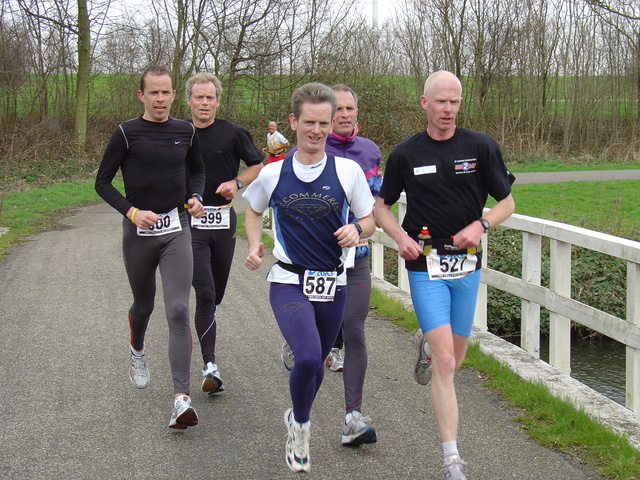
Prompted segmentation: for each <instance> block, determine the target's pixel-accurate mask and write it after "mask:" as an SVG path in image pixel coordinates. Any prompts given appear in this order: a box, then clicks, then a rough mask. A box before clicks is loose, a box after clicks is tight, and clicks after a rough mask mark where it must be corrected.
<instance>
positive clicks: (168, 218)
mask: <svg viewBox="0 0 640 480" xmlns="http://www.w3.org/2000/svg"><path fill="white" fill-rule="evenodd" d="M158 216H159V217H160V218H158V221H157V222H156V224H155V225H153V226H152V227H151V228H149V229H148V230H144V229H142V228H140V227H138V235H140V236H141V237H151V236H158V235H167V234H168V233H173V232H179V231H181V230H182V225H180V215H179V214H178V209H177V208H174V209H173V210H171V211H170V212H169V213H159V214H158Z"/></svg>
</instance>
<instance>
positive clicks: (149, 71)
mask: <svg viewBox="0 0 640 480" xmlns="http://www.w3.org/2000/svg"><path fill="white" fill-rule="evenodd" d="M147 75H154V76H156V77H161V76H162V75H168V76H169V78H171V70H169V69H168V68H167V67H163V66H161V65H151V66H149V67H147V68H145V69H144V72H142V76H141V77H140V91H141V92H144V87H145V79H146V78H147Z"/></svg>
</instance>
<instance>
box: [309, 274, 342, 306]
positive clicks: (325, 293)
mask: <svg viewBox="0 0 640 480" xmlns="http://www.w3.org/2000/svg"><path fill="white" fill-rule="evenodd" d="M337 284H338V272H335V271H333V272H323V271H319V270H306V271H305V272H304V279H303V283H302V287H303V291H304V294H305V295H306V296H307V298H308V299H309V300H310V301H312V302H331V301H333V296H334V295H335V293H336V287H337Z"/></svg>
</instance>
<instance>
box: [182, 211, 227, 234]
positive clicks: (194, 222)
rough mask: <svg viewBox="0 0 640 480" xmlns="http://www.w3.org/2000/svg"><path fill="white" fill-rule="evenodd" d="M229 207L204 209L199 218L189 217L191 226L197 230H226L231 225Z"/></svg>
mask: <svg viewBox="0 0 640 480" xmlns="http://www.w3.org/2000/svg"><path fill="white" fill-rule="evenodd" d="M230 218H231V205H224V206H222V207H211V206H206V207H204V214H203V215H202V217H200V218H196V217H191V226H192V227H193V228H197V229H199V230H226V229H228V228H229V227H230V225H231V221H230Z"/></svg>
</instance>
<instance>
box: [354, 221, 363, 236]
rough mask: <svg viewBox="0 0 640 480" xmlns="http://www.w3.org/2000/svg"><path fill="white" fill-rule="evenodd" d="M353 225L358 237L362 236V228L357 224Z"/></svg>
mask: <svg viewBox="0 0 640 480" xmlns="http://www.w3.org/2000/svg"><path fill="white" fill-rule="evenodd" d="M353 225H354V226H355V227H356V230H357V231H358V236H360V235H362V227H361V226H360V224H359V223H358V222H354V224H353Z"/></svg>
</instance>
